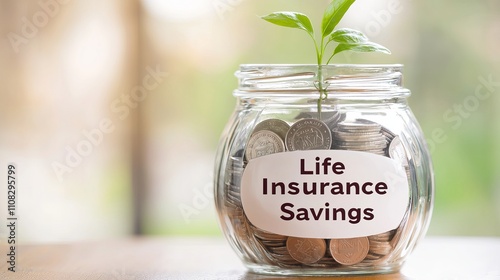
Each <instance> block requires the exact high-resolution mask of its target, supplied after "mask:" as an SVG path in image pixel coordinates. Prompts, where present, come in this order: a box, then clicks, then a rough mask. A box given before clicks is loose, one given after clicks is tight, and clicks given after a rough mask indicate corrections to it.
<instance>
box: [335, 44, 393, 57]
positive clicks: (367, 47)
mask: <svg viewBox="0 0 500 280" xmlns="http://www.w3.org/2000/svg"><path fill="white" fill-rule="evenodd" d="M343 51H355V52H381V53H386V54H390V53H391V51H390V50H389V49H387V48H386V47H384V46H382V45H379V44H377V43H373V42H362V43H355V44H339V45H338V46H337V47H336V48H335V51H334V53H333V55H336V54H338V53H340V52H343Z"/></svg>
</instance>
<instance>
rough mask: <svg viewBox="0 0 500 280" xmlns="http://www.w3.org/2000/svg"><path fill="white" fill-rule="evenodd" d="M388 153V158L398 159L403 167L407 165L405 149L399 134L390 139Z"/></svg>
mask: <svg viewBox="0 0 500 280" xmlns="http://www.w3.org/2000/svg"><path fill="white" fill-rule="evenodd" d="M388 153H389V156H390V158H392V159H395V160H397V161H399V162H400V163H401V164H403V166H404V167H405V168H407V167H408V166H409V162H408V158H407V157H406V153H405V149H404V146H403V143H402V142H401V139H400V138H399V136H396V137H394V139H392V141H391V143H390V144H389V148H388Z"/></svg>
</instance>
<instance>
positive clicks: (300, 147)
mask: <svg viewBox="0 0 500 280" xmlns="http://www.w3.org/2000/svg"><path fill="white" fill-rule="evenodd" d="M402 68H403V67H402V65H328V66H326V65H325V66H321V67H318V66H315V65H242V66H241V68H240V70H239V71H238V72H237V73H236V76H237V77H238V79H239V87H238V89H237V90H235V91H234V96H235V97H236V98H237V105H236V108H235V111H234V113H233V115H232V117H231V119H230V120H229V122H228V124H227V126H226V129H225V131H224V132H223V135H222V138H221V142H220V145H219V149H218V152H217V157H216V164H215V203H216V207H217V211H218V215H219V221H220V225H221V228H222V230H223V232H224V234H225V236H226V238H227V240H228V241H229V243H230V244H231V246H232V248H233V249H234V250H235V251H236V253H237V254H238V256H239V257H240V258H241V259H242V261H243V262H244V264H245V265H246V267H247V268H248V269H249V270H250V271H252V272H256V273H262V274H274V275H350V274H373V273H392V272H397V271H398V270H399V269H400V268H401V266H402V265H403V263H404V261H405V259H406V258H407V256H408V255H409V254H410V253H411V251H412V250H413V249H414V247H415V245H416V244H417V243H418V241H419V240H420V239H421V238H422V237H423V236H424V235H425V232H426V231H427V227H428V224H429V221H430V217H431V213H432V205H433V195H434V179H433V177H434V176H433V170H432V164H431V160H430V156H429V152H428V149H427V147H426V144H425V140H424V137H423V135H422V131H421V129H420V127H419V125H418V123H417V121H416V119H415V117H414V116H413V114H412V112H411V110H410V108H409V107H408V104H407V98H408V97H409V96H410V91H409V90H408V89H405V88H403V87H402V80H403V74H402ZM321 91H322V92H323V95H324V94H327V95H328V97H327V98H326V99H324V100H322V102H321V104H320V107H318V99H319V98H320V92H321Z"/></svg>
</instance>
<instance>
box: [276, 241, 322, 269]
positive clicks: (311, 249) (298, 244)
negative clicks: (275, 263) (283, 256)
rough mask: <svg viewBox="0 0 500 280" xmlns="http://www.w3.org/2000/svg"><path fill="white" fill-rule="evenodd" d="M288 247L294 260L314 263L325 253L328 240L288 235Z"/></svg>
mask: <svg viewBox="0 0 500 280" xmlns="http://www.w3.org/2000/svg"><path fill="white" fill-rule="evenodd" d="M286 249H287V250H288V253H289V254H290V256H291V257H292V258H293V259H294V260H296V261H298V262H300V263H303V264H313V263H316V262H317V261H319V260H320V259H321V258H323V256H324V255H325V253H326V242H325V240H323V239H314V238H299V237H288V239H287V241H286Z"/></svg>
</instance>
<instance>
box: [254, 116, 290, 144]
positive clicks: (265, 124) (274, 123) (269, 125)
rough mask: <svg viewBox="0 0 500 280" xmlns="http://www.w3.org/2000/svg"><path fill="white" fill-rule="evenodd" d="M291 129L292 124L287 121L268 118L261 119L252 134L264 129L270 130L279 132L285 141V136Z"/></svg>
mask: <svg viewBox="0 0 500 280" xmlns="http://www.w3.org/2000/svg"><path fill="white" fill-rule="evenodd" d="M289 129H290V125H288V123H287V122H285V121H282V120H279V119H267V120H264V121H261V122H260V123H259V124H257V125H256V126H255V128H254V129H253V132H252V135H253V134H255V133H257V132H259V131H262V130H269V131H272V132H274V133H276V134H278V135H279V137H280V138H281V140H283V141H285V136H286V133H287V132H288V130H289Z"/></svg>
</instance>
